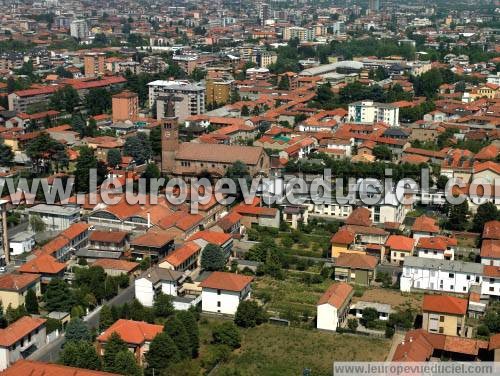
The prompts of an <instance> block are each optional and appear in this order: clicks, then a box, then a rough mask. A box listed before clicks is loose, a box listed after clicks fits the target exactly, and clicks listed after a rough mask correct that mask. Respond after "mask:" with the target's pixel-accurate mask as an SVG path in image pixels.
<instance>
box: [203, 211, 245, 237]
mask: <svg viewBox="0 0 500 376" xmlns="http://www.w3.org/2000/svg"><path fill="white" fill-rule="evenodd" d="M241 218H243V217H242V216H241V214H238V213H237V212H235V211H232V212H230V213H229V214H227V215H225V216H223V217H222V218H220V219H219V220H218V221H217V223H216V224H215V225H214V226H213V227H212V228H211V230H212V231H219V230H220V231H222V232H225V233H226V234H231V235H239V234H240V231H241Z"/></svg>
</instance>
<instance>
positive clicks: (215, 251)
mask: <svg viewBox="0 0 500 376" xmlns="http://www.w3.org/2000/svg"><path fill="white" fill-rule="evenodd" d="M224 265H226V257H225V256H224V251H223V250H222V248H221V247H219V246H218V245H216V244H207V245H206V246H205V248H203V251H202V253H201V267H202V268H203V269H205V270H212V271H213V270H223V269H224Z"/></svg>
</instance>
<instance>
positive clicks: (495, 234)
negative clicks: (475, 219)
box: [483, 221, 500, 239]
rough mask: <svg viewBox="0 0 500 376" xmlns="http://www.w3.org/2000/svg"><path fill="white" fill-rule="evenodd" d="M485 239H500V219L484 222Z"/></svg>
mask: <svg viewBox="0 0 500 376" xmlns="http://www.w3.org/2000/svg"><path fill="white" fill-rule="evenodd" d="M483 239H500V221H489V222H486V223H485V224H484V227H483Z"/></svg>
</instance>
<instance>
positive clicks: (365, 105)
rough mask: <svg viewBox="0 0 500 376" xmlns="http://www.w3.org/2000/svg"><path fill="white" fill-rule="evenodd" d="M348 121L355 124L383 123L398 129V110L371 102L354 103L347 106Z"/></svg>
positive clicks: (387, 105)
mask: <svg viewBox="0 0 500 376" xmlns="http://www.w3.org/2000/svg"><path fill="white" fill-rule="evenodd" d="M348 119H349V121H352V122H355V123H366V124H373V123H385V124H387V125H389V126H391V127H398V126H399V108H398V107H396V106H393V105H391V104H387V103H377V102H373V101H361V102H355V103H351V104H350V105H349V115H348Z"/></svg>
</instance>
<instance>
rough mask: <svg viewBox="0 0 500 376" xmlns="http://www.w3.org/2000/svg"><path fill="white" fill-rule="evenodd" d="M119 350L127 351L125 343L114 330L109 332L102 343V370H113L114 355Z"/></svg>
mask: <svg viewBox="0 0 500 376" xmlns="http://www.w3.org/2000/svg"><path fill="white" fill-rule="evenodd" d="M121 351H128V348H127V344H126V343H125V342H124V341H123V339H121V337H120V335H119V334H118V333H116V332H113V333H111V335H110V336H109V337H108V340H107V341H106V343H105V344H104V356H103V358H102V360H103V366H104V371H107V372H114V366H115V359H116V355H117V354H118V353H119V352H121Z"/></svg>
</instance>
